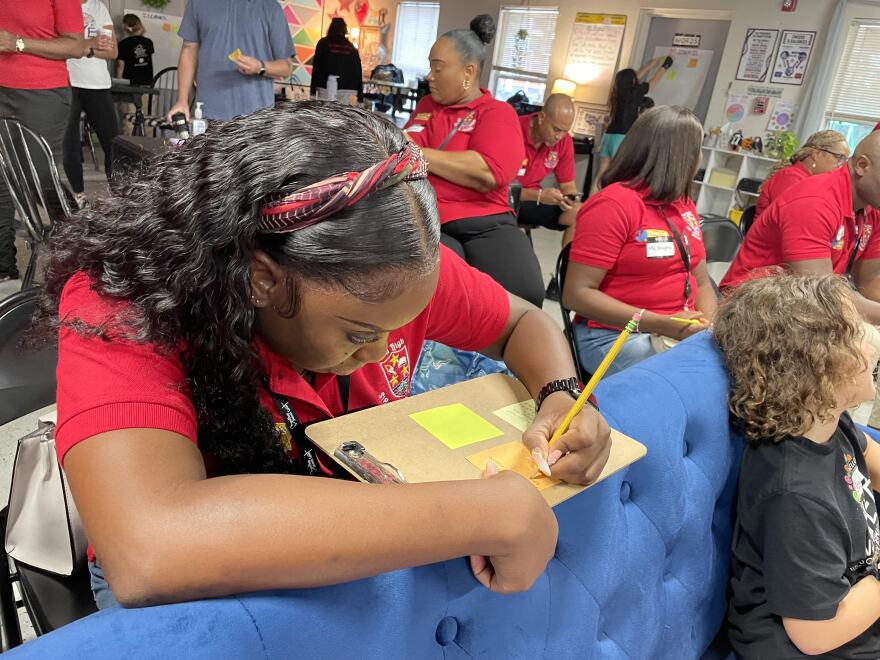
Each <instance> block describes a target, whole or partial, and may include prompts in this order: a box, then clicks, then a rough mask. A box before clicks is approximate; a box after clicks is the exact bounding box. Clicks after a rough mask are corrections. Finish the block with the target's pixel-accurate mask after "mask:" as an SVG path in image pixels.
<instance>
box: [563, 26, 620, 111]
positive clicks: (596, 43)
mask: <svg viewBox="0 0 880 660" xmlns="http://www.w3.org/2000/svg"><path fill="white" fill-rule="evenodd" d="M625 29H626V16H624V15H620V14H587V13H583V12H578V14H577V16H576V17H575V22H574V26H573V27H572V30H571V41H569V44H568V59H567V60H566V64H565V77H566V78H567V79H569V80H573V81H574V82H576V83H577V84H578V85H579V88H578V92H577V100H578V101H582V102H585V103H595V104H598V105H604V104H605V103H607V102H608V95H609V93H610V91H611V83H612V81H613V80H614V73H615V71H616V70H617V62H618V59H619V57H620V45H621V43H622V42H623V32H624V30H625Z"/></svg>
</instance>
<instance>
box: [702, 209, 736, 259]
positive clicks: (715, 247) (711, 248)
mask: <svg viewBox="0 0 880 660" xmlns="http://www.w3.org/2000/svg"><path fill="white" fill-rule="evenodd" d="M701 229H702V231H703V244H704V245H705V246H706V262H707V263H711V262H715V261H723V262H730V261H733V258H734V257H735V256H736V253H737V251H738V250H739V246H740V244H741V243H742V233H740V230H739V227H737V226H736V223H734V222H733V221H732V220H728V219H727V218H722V217H711V218H708V217H707V218H702V222H701Z"/></svg>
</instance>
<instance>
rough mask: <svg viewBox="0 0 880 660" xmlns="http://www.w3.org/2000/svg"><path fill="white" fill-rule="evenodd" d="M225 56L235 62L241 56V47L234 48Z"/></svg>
mask: <svg viewBox="0 0 880 660" xmlns="http://www.w3.org/2000/svg"><path fill="white" fill-rule="evenodd" d="M226 57H228V58H229V59H230V60H232V61H233V62H235V61H236V60H237V59H238V58H239V57H241V48H236V49H235V50H234V51H232V52H231V53H229V55H227V56H226Z"/></svg>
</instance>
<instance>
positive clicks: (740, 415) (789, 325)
mask: <svg viewBox="0 0 880 660" xmlns="http://www.w3.org/2000/svg"><path fill="white" fill-rule="evenodd" d="M713 332H714V336H715V339H716V341H717V343H718V345H719V346H720V348H721V350H722V352H723V353H724V358H725V362H726V365H727V370H728V372H729V375H730V381H731V383H730V386H731V391H730V402H729V405H730V411H731V418H732V420H733V423H734V424H735V425H736V426H738V428H739V429H740V430H741V432H742V433H743V435H744V436H745V437H746V439H747V440H748V447H747V448H746V450H745V452H744V455H743V460H742V469H741V472H740V478H739V495H738V500H737V519H736V525H735V528H734V533H733V552H732V573H731V580H730V587H731V599H730V607H729V610H728V633H729V638H730V642H731V644H732V646H733V648H734V651H735V652H736V654H737V656H738V657H740V658H748V659H749V660H755V659H759V658H763V659H768V660H769V659H772V660H782V659H785V658H802V657H804V656H805V655H822V657H835V658H878V657H880V623H878V617H880V581H878V572H877V560H878V553H880V527H878V521H877V507H876V504H875V498H874V493H873V492H872V487H871V484H872V482H873V483H880V448H878V447H877V446H876V445H877V443H876V442H875V441H874V440H872V439H870V438H869V437H868V436H866V435H865V434H864V433H862V432H861V431H859V430H858V429H857V428H856V426H855V425H854V423H853V421H852V419H851V418H850V416H849V413H847V412H846V411H847V409H849V408H852V407H854V406H856V405H858V404H859V403H861V402H863V401H869V400H871V399H872V398H873V396H874V386H873V382H872V378H871V370H872V365H873V362H874V351H873V349H872V348H871V346H870V344H869V342H868V340H867V339H866V335H865V332H864V330H863V323H862V320H861V317H860V315H859V313H858V312H857V311H856V309H855V306H854V304H853V298H852V290H851V289H850V287H849V285H848V284H847V283H846V281H845V280H843V279H841V278H838V277H835V276H832V275H821V276H819V275H810V276H794V275H777V276H772V277H765V278H762V279H756V280H752V281H749V282H746V283H744V284H742V285H740V286H739V287H737V288H736V290H735V291H733V293H732V294H731V295H730V296H729V297H728V298H727V299H726V300H724V301H723V302H722V303H721V305H720V306H719V309H718V313H717V315H716V317H715V321H714V330H713ZM825 654H829V655H825Z"/></svg>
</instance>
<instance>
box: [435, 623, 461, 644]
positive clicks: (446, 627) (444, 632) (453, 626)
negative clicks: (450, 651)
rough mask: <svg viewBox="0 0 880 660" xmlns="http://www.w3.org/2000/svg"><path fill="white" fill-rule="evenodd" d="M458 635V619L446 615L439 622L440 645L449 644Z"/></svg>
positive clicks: (438, 635) (438, 637)
mask: <svg viewBox="0 0 880 660" xmlns="http://www.w3.org/2000/svg"><path fill="white" fill-rule="evenodd" d="M456 635H458V620H457V619H456V618H455V617H453V616H444V617H443V618H442V619H440V623H438V624H437V633H436V638H437V643H438V644H439V645H440V646H449V645H450V644H452V642H454V641H455V636H456Z"/></svg>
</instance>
